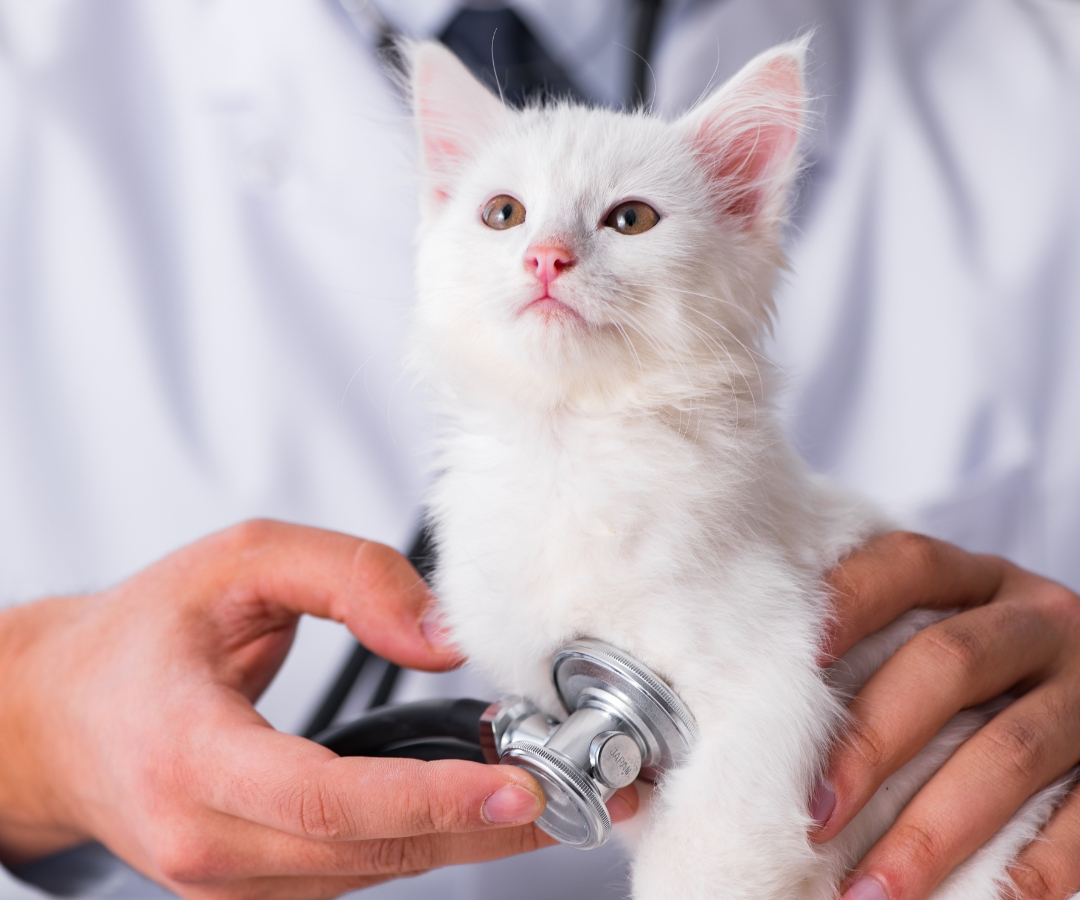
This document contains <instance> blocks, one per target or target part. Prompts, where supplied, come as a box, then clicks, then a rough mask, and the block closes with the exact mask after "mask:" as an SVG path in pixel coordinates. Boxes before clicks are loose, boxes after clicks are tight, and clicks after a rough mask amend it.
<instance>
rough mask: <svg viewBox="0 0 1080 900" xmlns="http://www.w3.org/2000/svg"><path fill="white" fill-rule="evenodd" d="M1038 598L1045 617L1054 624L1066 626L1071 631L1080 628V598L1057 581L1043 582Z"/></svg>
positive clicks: (1038, 590) (1038, 591) (1037, 593)
mask: <svg viewBox="0 0 1080 900" xmlns="http://www.w3.org/2000/svg"><path fill="white" fill-rule="evenodd" d="M1036 598H1037V603H1038V606H1039V608H1040V609H1041V610H1042V612H1043V615H1044V616H1045V617H1046V618H1047V619H1048V620H1049V621H1050V622H1051V623H1053V624H1056V625H1059V626H1060V625H1066V626H1068V627H1070V629H1071V630H1075V629H1076V628H1077V627H1078V626H1080V596H1077V595H1076V594H1074V593H1073V592H1072V591H1070V590H1069V589H1068V588H1067V587H1065V586H1064V585H1060V584H1058V583H1057V582H1055V581H1044V582H1042V583H1041V584H1040V585H1039V587H1038V589H1037V591H1036Z"/></svg>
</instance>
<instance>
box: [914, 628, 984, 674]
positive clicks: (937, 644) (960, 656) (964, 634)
mask: <svg viewBox="0 0 1080 900" xmlns="http://www.w3.org/2000/svg"><path fill="white" fill-rule="evenodd" d="M912 645H913V646H915V647H917V648H919V649H920V650H921V652H922V653H924V654H926V655H927V656H929V657H931V658H932V659H937V660H942V661H944V663H945V665H946V666H947V667H948V668H949V669H951V670H953V671H954V672H956V674H957V675H958V676H959V677H960V678H961V679H965V680H966V679H968V678H970V677H971V676H973V675H976V674H978V673H979V671H980V670H981V668H982V665H983V661H984V660H985V658H986V643H985V640H984V638H983V637H982V635H980V633H979V632H978V631H977V630H976V629H974V628H972V627H971V626H969V625H967V624H965V622H964V620H963V619H962V618H960V617H957V618H955V619H946V620H945V621H944V622H939V623H938V624H936V625H932V626H930V627H929V628H927V629H925V630H924V631H922V632H920V633H919V634H917V635H915V637H914V638H913V639H912Z"/></svg>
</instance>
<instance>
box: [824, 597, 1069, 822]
mask: <svg viewBox="0 0 1080 900" xmlns="http://www.w3.org/2000/svg"><path fill="white" fill-rule="evenodd" d="M1062 642H1063V635H1062V633H1061V631H1060V630H1059V629H1057V628H1055V627H1054V623H1053V622H1052V621H1051V620H1050V619H1048V618H1047V617H1045V616H1043V615H1041V614H1040V612H1039V610H1038V609H1036V608H1033V607H1030V606H1020V605H1016V604H1009V603H995V604H990V605H989V606H984V607H980V608H979V609H974V610H970V611H968V612H966V613H962V614H960V615H957V616H954V617H952V618H950V619H946V620H945V621H943V622H940V623H938V624H936V625H933V626H931V627H930V628H927V629H926V630H924V631H922V632H920V633H919V634H917V635H916V636H915V637H914V638H912V639H911V640H910V641H908V643H906V644H905V645H904V646H902V647H901V648H900V649H899V650H898V651H897V652H896V654H895V655H894V656H893V657H892V658H891V659H890V660H889V661H888V662H886V663H885V665H883V666H882V667H881V669H880V670H879V671H878V672H877V673H876V674H875V675H874V676H873V677H872V678H871V679H870V680H869V681H868V682H867V683H866V685H864V687H863V688H862V690H861V691H860V692H859V694H858V696H857V697H856V698H855V700H854V701H853V702H852V704H851V707H850V713H851V716H852V719H851V723H850V725H849V727H848V729H847V731H846V734H845V736H844V739H843V740H841V741H840V742H839V743H838V745H837V747H836V749H835V750H834V751H833V754H832V758H831V760H830V767H829V772H828V775H827V779H826V780H827V785H828V789H829V790H831V792H832V808H831V810H830V809H828V803H829V800H828V799H827V795H823V796H822V797H819V809H817V810H815V812H816V813H817V817H818V818H819V819H824V821H823V823H822V826H821V827H820V829H819V830H818V831H816V832H815V833H814V834H812V835H811V839H812V840H814V841H815V842H821V841H826V840H829V839H830V838H832V837H834V836H835V835H836V834H838V833H839V832H840V830H841V829H842V828H844V827H845V826H846V825H847V824H848V823H849V822H850V821H851V820H852V819H853V818H854V817H855V815H856V813H858V811H859V810H860V809H862V807H863V805H864V804H865V803H866V802H867V801H868V800H869V799H870V798H871V797H872V796H873V794H874V792H875V791H877V789H878V787H880V785H881V783H882V782H883V781H884V780H885V779H886V778H888V777H889V776H890V775H892V774H893V773H894V772H896V771H897V770H898V769H899V768H900V767H901V766H903V765H904V764H905V763H906V762H908V760H910V759H912V758H913V757H914V756H915V755H916V754H917V753H918V752H919V750H921V749H922V748H923V747H924V746H925V745H926V744H927V743H928V742H929V741H930V739H931V738H932V737H933V736H934V735H935V734H936V733H937V732H938V731H939V730H940V729H941V727H942V726H943V725H944V724H945V723H946V722H947V721H948V720H949V719H950V718H952V716H953V715H955V714H956V713H957V712H958V711H959V710H961V709H964V708H966V707H970V706H975V705H977V704H979V703H983V702H986V701H987V700H990V699H992V698H994V697H996V696H998V695H1000V694H1002V693H1003V692H1004V691H1006V690H1008V689H1009V688H1011V687H1012V686H1014V685H1016V684H1017V683H1018V682H1020V681H1022V680H1025V679H1029V678H1032V677H1033V676H1037V675H1042V674H1045V673H1044V671H1043V670H1044V669H1045V667H1046V665H1047V661H1051V660H1056V659H1057V658H1058V655H1059V654H1060V652H1061V648H1062Z"/></svg>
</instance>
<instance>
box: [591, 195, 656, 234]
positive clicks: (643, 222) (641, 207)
mask: <svg viewBox="0 0 1080 900" xmlns="http://www.w3.org/2000/svg"><path fill="white" fill-rule="evenodd" d="M659 221H660V216H659V214H658V213H657V212H656V210H655V209H653V208H652V207H651V206H649V204H648V203H642V202H641V201H640V200H630V201H629V202H627V203H620V204H619V205H618V206H616V207H615V208H614V209H613V210H612V211H611V212H610V213H609V214H608V217H607V219H605V220H604V224H605V225H607V227H608V228H614V229H615V230H616V231H617V232H619V234H641V232H643V231H648V230H649V229H650V228H652V227H653V225H655V224H656V223H657V222H659Z"/></svg>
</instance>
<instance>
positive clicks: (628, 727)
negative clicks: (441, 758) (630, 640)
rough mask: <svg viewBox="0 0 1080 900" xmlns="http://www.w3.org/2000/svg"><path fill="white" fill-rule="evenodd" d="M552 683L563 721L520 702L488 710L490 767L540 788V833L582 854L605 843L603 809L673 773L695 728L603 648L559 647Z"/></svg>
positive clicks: (484, 735) (646, 672) (663, 686)
mask: <svg viewBox="0 0 1080 900" xmlns="http://www.w3.org/2000/svg"><path fill="white" fill-rule="evenodd" d="M551 677H552V681H553V682H554V683H555V687H556V689H557V691H558V692H559V697H560V699H561V700H562V702H563V704H564V705H565V706H566V708H567V709H568V710H569V711H570V715H569V716H568V717H567V719H566V720H565V721H563V722H559V721H558V720H556V719H552V718H551V717H548V716H545V715H543V714H542V713H540V712H539V710H537V708H536V707H535V706H533V705H532V704H531V703H529V701H527V700H521V699H512V700H508V701H504V702H503V703H496V704H492V706H490V707H489V708H488V710H487V711H486V712H485V713H484V716H483V718H482V719H481V744H482V746H483V747H484V752H485V755H486V757H487V758H488V761H489V762H495V761H498V762H501V763H504V764H509V765H516V766H520V767H521V768H523V769H526V770H527V771H529V772H530V773H531V774H532V775H533V776H534V777H535V778H536V779H537V781H539V782H540V785H541V786H542V787H543V789H544V794H545V796H546V797H547V807H546V809H545V810H544V812H543V814H542V815H541V816H540V818H539V819H538V820H537V823H536V824H537V825H539V826H540V828H542V829H543V830H544V831H545V832H547V833H548V834H550V835H551V836H552V837H554V838H555V839H556V840H558V841H560V842H561V843H563V844H567V845H569V846H571V847H576V848H578V849H580V850H591V849H593V848H594V847H599V846H600V845H601V844H603V843H604V841H606V840H607V839H608V837H609V836H610V834H611V817H610V816H609V815H608V811H607V807H606V806H605V805H604V801H605V800H607V799H608V798H609V797H610V796H611V795H612V794H613V793H615V791H616V790H618V789H619V788H620V787H625V786H626V785H629V784H632V783H633V782H634V780H635V779H637V778H639V777H640V778H646V779H649V780H655V779H656V778H657V777H658V776H660V775H662V774H663V773H664V772H666V771H668V770H670V769H671V768H673V767H674V766H677V765H678V764H679V763H680V762H682V760H683V759H684V758H685V757H686V755H687V754H688V753H689V752H690V748H691V746H692V745H693V743H694V741H695V740H696V739H697V736H698V727H697V723H696V722H695V721H694V717H693V715H691V713H690V711H689V710H688V709H687V708H686V706H685V705H684V704H683V702H682V701H681V700H680V699H679V697H678V695H676V693H675V692H674V691H673V690H672V689H671V687H670V686H668V684H667V683H666V682H664V680H663V679H662V678H660V676H658V675H657V674H656V673H655V672H653V671H652V670H651V669H649V668H648V667H647V666H645V665H644V664H642V663H640V662H638V661H637V660H634V659H632V658H631V657H629V656H627V655H626V654H624V653H622V652H621V651H620V650H618V649H616V648H615V647H612V646H611V645H610V644H606V643H604V642H603V641H597V640H592V639H584V640H578V641H573V642H571V643H569V644H566V645H565V646H563V647H562V648H561V649H560V650H559V651H558V652H557V653H556V654H555V656H554V657H553V659H552V662H551Z"/></svg>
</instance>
